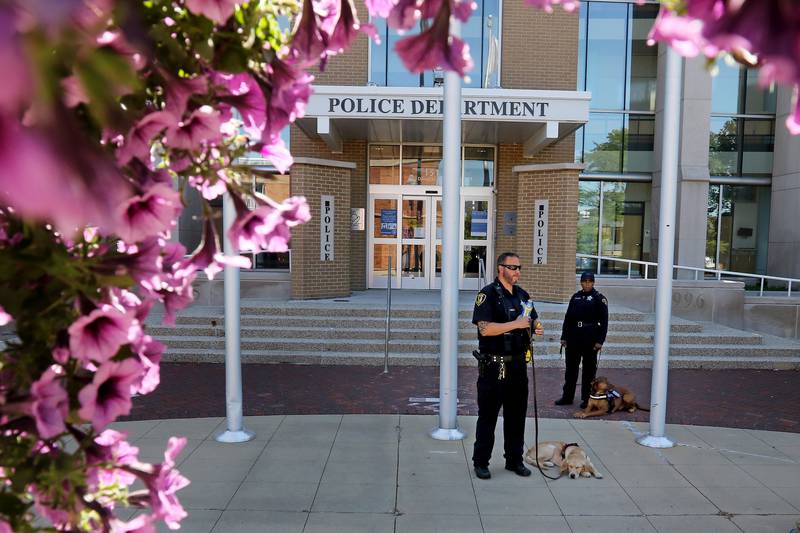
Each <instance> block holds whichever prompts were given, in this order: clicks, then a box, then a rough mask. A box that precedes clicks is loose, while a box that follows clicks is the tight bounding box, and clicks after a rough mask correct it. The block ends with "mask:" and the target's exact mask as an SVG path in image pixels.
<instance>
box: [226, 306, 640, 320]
mask: <svg viewBox="0 0 800 533" xmlns="http://www.w3.org/2000/svg"><path fill="white" fill-rule="evenodd" d="M385 313H386V308H385V307H355V306H335V305H331V304H327V305H310V304H295V303H292V304H290V305H282V306H260V307H250V306H243V307H242V308H241V310H240V314H241V315H242V316H246V315H254V316H297V317H302V316H305V317H309V316H322V317H331V316H336V317H370V318H374V317H376V316H378V317H380V316H383V317H385ZM458 315H459V318H463V319H467V320H469V319H471V318H472V309H460V310H459V312H458ZM439 316H440V313H439V309H438V308H436V307H430V308H424V307H392V318H426V319H438V318H439ZM539 316H540V318H542V319H543V320H562V319H563V318H564V312H563V311H541V312H540V313H539ZM645 317H647V315H646V314H644V313H638V312H631V311H615V310H613V309H612V310H611V311H610V313H609V320H624V321H630V322H640V321H642V320H644V319H645Z"/></svg>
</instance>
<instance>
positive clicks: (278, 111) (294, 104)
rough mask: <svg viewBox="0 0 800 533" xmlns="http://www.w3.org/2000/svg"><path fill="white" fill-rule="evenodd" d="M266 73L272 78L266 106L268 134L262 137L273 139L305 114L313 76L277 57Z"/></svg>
mask: <svg viewBox="0 0 800 533" xmlns="http://www.w3.org/2000/svg"><path fill="white" fill-rule="evenodd" d="M267 73H268V74H270V76H271V79H272V93H271V94H270V97H269V103H268V107H267V116H268V120H267V126H268V128H269V135H266V136H264V137H263V138H266V139H273V138H275V137H278V136H280V132H281V131H282V130H283V128H285V127H286V126H287V125H289V124H290V123H291V122H294V120H295V119H296V118H301V117H302V116H303V115H304V114H305V110H306V104H308V99H309V98H310V97H311V82H312V81H314V77H313V76H311V75H310V74H308V73H307V72H305V71H303V70H301V69H298V68H297V67H295V66H293V65H291V64H289V63H286V62H285V61H281V60H280V59H277V58H275V59H273V60H272V62H271V63H270V64H269V65H268V66H267Z"/></svg>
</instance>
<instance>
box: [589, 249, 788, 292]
mask: <svg viewBox="0 0 800 533" xmlns="http://www.w3.org/2000/svg"><path fill="white" fill-rule="evenodd" d="M575 256H576V257H580V258H585V259H596V260H597V268H596V272H597V273H598V274H600V262H601V261H616V262H617V263H627V265H628V277H627V279H631V267H632V266H633V265H644V279H649V278H648V277H647V276H648V273H649V270H650V267H651V266H652V267H656V268H657V267H658V263H653V262H652V261H639V260H636V259H624V258H621V257H608V256H603V255H592V254H575ZM676 270H688V271H690V272H694V281H698V280H699V274H700V272H702V273H704V274H705V273H710V274H713V275H714V277H715V278H716V279H718V280H721V279H722V276H733V277H739V278H742V277H744V278H755V279H759V280H761V283H760V284H759V289H758V295H759V296H764V282H765V281H767V280H773V281H784V282H787V286H788V288H787V290H786V296H787V297H791V296H792V284H793V283H800V279H796V278H782V277H779V276H767V275H764V274H750V273H748V272H733V271H731V270H719V269H714V268H700V267H690V266H683V265H672V275H673V276H674V275H675V271H676Z"/></svg>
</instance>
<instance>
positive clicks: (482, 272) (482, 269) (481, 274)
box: [478, 257, 486, 288]
mask: <svg viewBox="0 0 800 533" xmlns="http://www.w3.org/2000/svg"><path fill="white" fill-rule="evenodd" d="M478 279H479V280H480V283H481V285H480V286H481V288H483V287H485V286H486V265H485V264H484V263H483V257H479V258H478Z"/></svg>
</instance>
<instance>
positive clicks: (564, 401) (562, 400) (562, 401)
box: [553, 396, 572, 405]
mask: <svg viewBox="0 0 800 533" xmlns="http://www.w3.org/2000/svg"><path fill="white" fill-rule="evenodd" d="M553 403H555V404H556V405H572V400H568V399H567V398H564V397H563V396H562V397H561V398H559V399H558V400H556V401H555V402H553Z"/></svg>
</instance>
